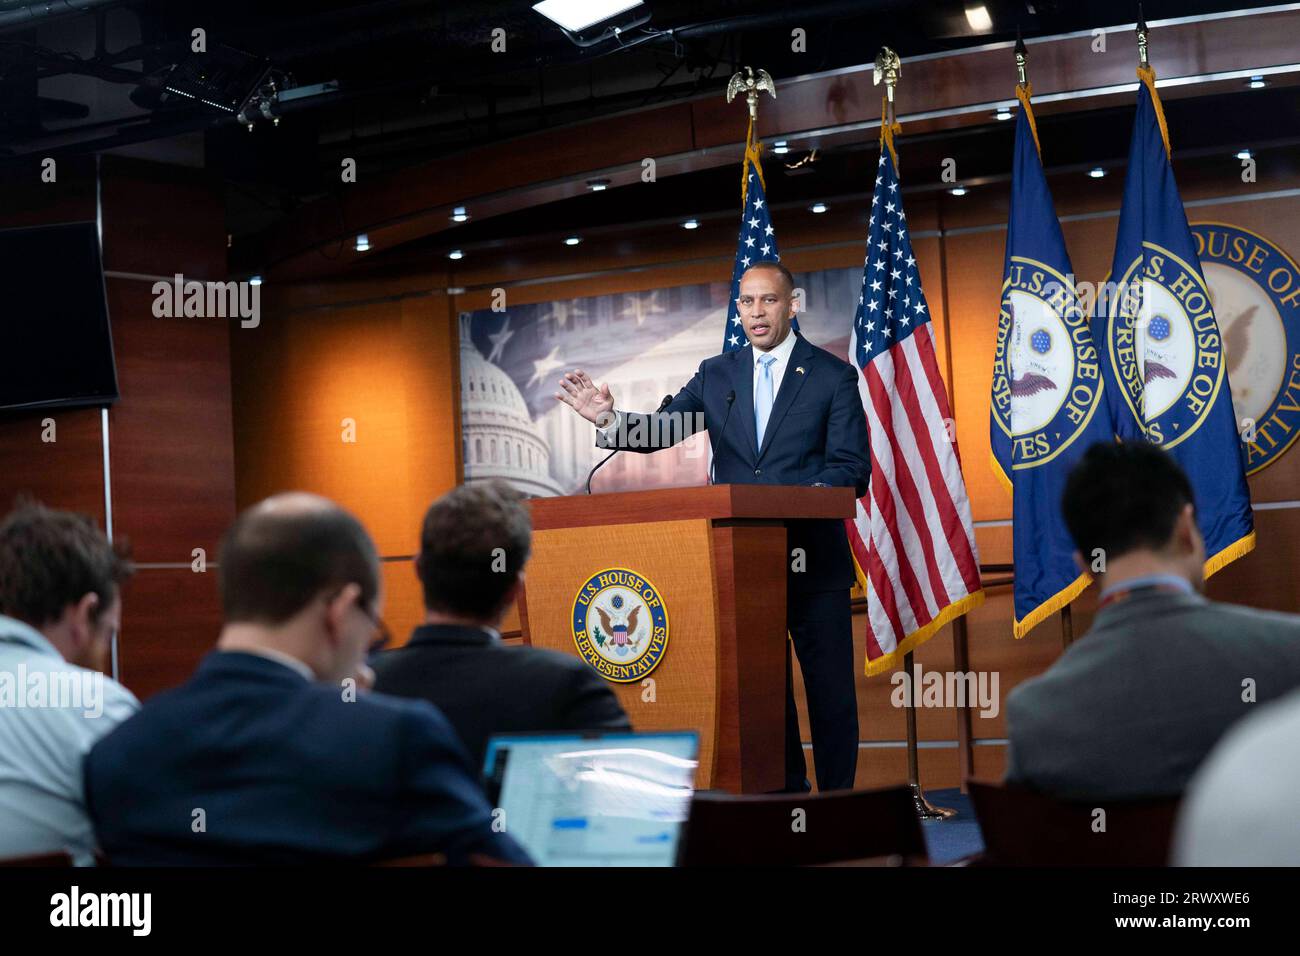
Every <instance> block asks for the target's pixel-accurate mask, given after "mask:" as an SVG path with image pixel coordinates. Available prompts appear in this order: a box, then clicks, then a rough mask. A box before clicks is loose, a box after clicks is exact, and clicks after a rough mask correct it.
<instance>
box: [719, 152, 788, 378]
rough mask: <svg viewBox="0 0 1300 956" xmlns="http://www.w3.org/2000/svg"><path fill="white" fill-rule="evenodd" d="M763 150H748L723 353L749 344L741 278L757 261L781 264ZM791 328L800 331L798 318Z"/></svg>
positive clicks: (723, 338) (723, 335)
mask: <svg viewBox="0 0 1300 956" xmlns="http://www.w3.org/2000/svg"><path fill="white" fill-rule="evenodd" d="M758 150H759V148H758V146H757V144H751V145H750V146H749V147H748V148H747V149H746V150H745V184H744V188H743V189H742V190H741V207H740V237H739V238H738V239H737V240H736V263H735V265H734V266H732V268H731V301H730V302H729V303H728V305H727V324H726V327H725V328H724V329H723V331H722V351H724V352H734V351H735V350H736V349H743V348H744V347H745V346H746V345H748V344H749V339H747V338H745V326H744V324H743V323H742V322H741V321H740V309H739V307H738V306H737V305H736V299H738V298H740V277H741V276H742V275H744V274H745V270H746V269H748V268H749V267H750V266H752V265H753V264H754V263H755V262H761V261H763V260H764V259H768V260H772V261H775V262H780V261H781V254H780V253H779V252H778V251H777V248H776V231H775V230H774V229H773V228H772V216H771V214H770V213H769V211H768V208H767V193H766V191H765V190H764V189H763V170H762V167H761V166H759V160H758V157H759V151H758ZM791 327H792V328H793V329H794V330H795V331H796V332H797V331H798V330H799V322H798V320H797V319H796V320H795V321H794V322H793V323H791Z"/></svg>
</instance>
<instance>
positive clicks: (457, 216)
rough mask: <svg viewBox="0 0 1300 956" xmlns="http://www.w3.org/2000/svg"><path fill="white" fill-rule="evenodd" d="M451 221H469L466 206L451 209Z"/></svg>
mask: <svg viewBox="0 0 1300 956" xmlns="http://www.w3.org/2000/svg"><path fill="white" fill-rule="evenodd" d="M451 221H452V222H468V221H469V213H468V212H466V211H465V207H464V206H457V207H456V208H455V209H453V210H452V211H451Z"/></svg>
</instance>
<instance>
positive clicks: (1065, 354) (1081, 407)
mask: <svg viewBox="0 0 1300 956" xmlns="http://www.w3.org/2000/svg"><path fill="white" fill-rule="evenodd" d="M1101 399H1102V377H1101V365H1100V364H1099V362H1098V355H1097V347H1096V346H1095V345H1093V343H1092V338H1091V335H1090V334H1089V320H1088V315H1087V313H1086V312H1085V311H1084V310H1083V309H1082V308H1081V307H1080V305H1079V301H1078V298H1077V296H1076V295H1075V291H1074V289H1073V287H1072V286H1071V285H1070V282H1069V280H1068V279H1067V278H1066V277H1065V276H1063V275H1061V274H1060V273H1059V272H1058V271H1057V270H1055V269H1053V268H1052V267H1051V266H1049V265H1047V264H1045V263H1042V262H1039V261H1037V260H1035V259H1030V258H1027V257H1025V256H1013V257H1012V260H1011V264H1010V268H1009V269H1008V273H1007V278H1006V281H1005V282H1004V283H1003V286H1002V307H1001V310H1000V312H999V315H998V333H997V341H996V343H995V345H994V360H993V410H994V420H995V421H997V423H998V426H999V427H1000V428H1001V429H1002V430H1003V432H1005V433H1006V435H1007V437H1008V438H1009V439H1010V440H1011V442H1012V467H1013V468H1034V467H1037V466H1039V465H1045V464H1047V463H1048V462H1049V461H1051V460H1052V459H1054V458H1055V457H1056V456H1057V455H1059V454H1060V453H1061V452H1062V451H1064V450H1065V449H1066V448H1068V447H1069V446H1070V444H1071V443H1072V442H1073V441H1074V440H1075V439H1076V438H1078V437H1079V435H1081V434H1082V433H1083V432H1084V431H1085V430H1086V429H1087V427H1088V423H1089V422H1090V421H1091V420H1092V417H1093V415H1094V414H1096V411H1097V408H1098V407H1099V406H1100V404H1101Z"/></svg>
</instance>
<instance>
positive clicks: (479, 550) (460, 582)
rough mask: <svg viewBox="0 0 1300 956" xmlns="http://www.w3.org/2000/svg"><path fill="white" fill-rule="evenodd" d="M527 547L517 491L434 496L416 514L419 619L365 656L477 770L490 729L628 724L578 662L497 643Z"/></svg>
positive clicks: (386, 685) (480, 489)
mask: <svg viewBox="0 0 1300 956" xmlns="http://www.w3.org/2000/svg"><path fill="white" fill-rule="evenodd" d="M498 549H499V550H498ZM531 549H532V522H531V520H530V518H529V516H528V508H527V507H526V506H525V504H524V501H523V495H521V494H520V493H519V492H517V491H515V490H514V489H513V488H511V487H510V486H509V485H507V484H506V483H505V482H503V481H487V482H474V483H473V484H468V485H462V486H461V487H459V488H456V489H455V490H453V491H451V492H449V493H448V494H446V495H444V496H443V497H442V498H439V499H438V500H437V501H435V502H434V503H433V505H432V506H431V507H430V508H429V511H428V513H427V514H426V515H425V516H424V526H423V528H422V529H421V531H420V555H419V557H418V558H417V559H416V571H417V573H418V574H419V575H420V585H421V587H422V588H423V590H424V606H425V617H424V624H422V625H421V626H420V627H417V628H416V629H415V633H414V634H412V635H411V640H410V642H409V643H408V644H407V645H406V646H405V647H401V648H398V649H396V650H392V651H385V652H384V653H382V654H379V655H377V656H376V657H375V658H374V659H373V660H372V664H373V666H374V670H375V689H376V690H378V691H382V692H384V693H387V694H396V695H397V696H399V697H422V698H424V699H425V700H429V701H432V702H433V703H434V704H436V705H437V706H438V709H439V710H441V711H442V713H444V714H445V715H446V716H447V719H448V720H449V721H451V725H452V726H453V727H454V728H456V732H457V733H458V734H459V735H460V739H461V740H462V741H464V743H465V745H466V747H467V748H468V749H469V753H470V758H471V759H472V760H473V761H474V762H475V766H477V767H479V768H482V766H483V757H484V754H485V753H486V751H487V743H488V738H489V737H491V736H492V735H493V734H502V733H516V732H519V731H541V730H631V724H630V723H629V722H628V719H627V714H625V713H624V712H623V708H622V707H621V706H620V705H619V702H618V698H617V697H615V696H614V692H613V691H612V690H610V688H609V685H608V684H606V683H605V681H604V680H603V679H602V678H601V677H600V675H599V674H597V673H596V672H595V671H594V670H592V669H591V668H590V667H589V666H587V664H586V663H584V662H583V661H581V660H579V659H578V658H576V657H570V656H569V655H567V654H560V653H558V652H556V651H548V650H543V649H542V648H535V647H509V646H507V645H505V644H502V643H501V635H500V633H499V632H498V631H497V628H498V627H500V625H501V618H502V616H503V615H504V614H505V612H506V610H507V609H508V608H509V607H510V605H511V604H513V603H514V602H515V599H516V598H518V596H519V592H520V591H521V590H522V587H523V580H524V570H523V569H524V564H525V563H526V562H527V561H528V555H529V552H530V551H531Z"/></svg>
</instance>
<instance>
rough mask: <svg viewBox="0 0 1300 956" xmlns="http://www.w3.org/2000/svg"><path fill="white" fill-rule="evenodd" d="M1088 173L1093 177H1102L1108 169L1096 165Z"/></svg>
mask: <svg viewBox="0 0 1300 956" xmlns="http://www.w3.org/2000/svg"><path fill="white" fill-rule="evenodd" d="M1088 175H1089V176H1091V177H1092V178H1093V179H1101V177H1103V176H1105V175H1106V170H1104V169H1102V168H1101V167H1100V166H1094V167H1092V169H1090V170H1088Z"/></svg>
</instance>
